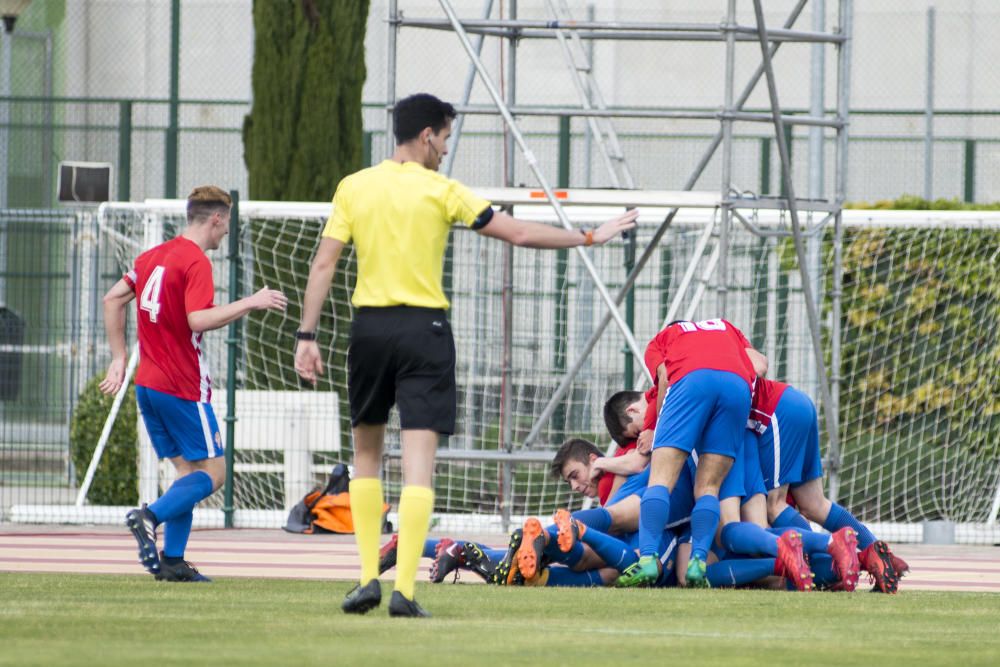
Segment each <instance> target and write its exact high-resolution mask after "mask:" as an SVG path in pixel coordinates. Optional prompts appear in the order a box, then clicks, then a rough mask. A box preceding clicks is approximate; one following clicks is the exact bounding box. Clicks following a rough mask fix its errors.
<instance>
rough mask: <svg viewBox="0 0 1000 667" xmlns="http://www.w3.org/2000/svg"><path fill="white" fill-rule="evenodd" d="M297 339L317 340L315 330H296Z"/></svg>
mask: <svg viewBox="0 0 1000 667" xmlns="http://www.w3.org/2000/svg"><path fill="white" fill-rule="evenodd" d="M295 340H316V332H315V331H296V332H295Z"/></svg>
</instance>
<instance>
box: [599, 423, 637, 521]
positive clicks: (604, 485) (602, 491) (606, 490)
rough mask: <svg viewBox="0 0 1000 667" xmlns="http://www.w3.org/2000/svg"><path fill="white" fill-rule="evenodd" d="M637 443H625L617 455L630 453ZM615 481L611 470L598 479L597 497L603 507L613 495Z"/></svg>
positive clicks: (617, 450) (617, 451)
mask: <svg viewBox="0 0 1000 667" xmlns="http://www.w3.org/2000/svg"><path fill="white" fill-rule="evenodd" d="M635 445H636V443H635V440H632V441H631V442H628V443H625V444H624V445H622V446H621V447H619V448H618V449H616V450H615V454H614V455H615V456H616V457H617V456H624V455H625V454H628V453H629V452H631V451H632V450H633V449H635ZM614 483H615V475H612V474H611V473H609V472H606V473H604V474H603V475H601V478H600V479H599V480H597V499H598V501H600V503H601V507H603V506H604V503H606V502H608V498H609V497H611V486H612V485H613V484H614Z"/></svg>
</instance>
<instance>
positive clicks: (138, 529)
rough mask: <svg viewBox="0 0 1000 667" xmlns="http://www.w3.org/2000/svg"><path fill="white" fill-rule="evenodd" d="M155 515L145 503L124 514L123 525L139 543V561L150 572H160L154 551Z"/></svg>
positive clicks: (158, 559) (158, 560)
mask: <svg viewBox="0 0 1000 667" xmlns="http://www.w3.org/2000/svg"><path fill="white" fill-rule="evenodd" d="M157 523H158V522H157V520H156V515H155V514H153V513H152V512H150V511H149V509H148V508H147V507H146V504H145V503H143V505H142V507H141V508H140V509H137V510H132V511H130V512H129V513H128V514H126V515H125V525H126V526H127V527H128V529H129V530H130V531H131V532H132V536H133V537H135V541H136V542H137V543H138V545H139V563H141V564H142V566H143V567H144V568H146V571H147V572H149V573H150V574H154V575H155V574H158V573H159V572H160V558H159V556H158V555H157V552H156V526H157Z"/></svg>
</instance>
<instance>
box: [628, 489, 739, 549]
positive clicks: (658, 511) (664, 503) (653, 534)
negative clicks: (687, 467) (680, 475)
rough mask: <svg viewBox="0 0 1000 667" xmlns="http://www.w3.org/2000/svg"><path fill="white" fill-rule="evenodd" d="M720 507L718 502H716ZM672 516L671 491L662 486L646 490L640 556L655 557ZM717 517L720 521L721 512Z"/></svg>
mask: <svg viewBox="0 0 1000 667" xmlns="http://www.w3.org/2000/svg"><path fill="white" fill-rule="evenodd" d="M716 505H718V501H716ZM669 516H670V491H668V490H667V487H665V486H662V485H659V484H658V485H656V486H651V487H649V488H648V489H646V493H645V494H644V495H643V496H642V501H641V502H640V503H639V555H640V556H655V555H657V553H656V548H657V547H658V546H660V539H661V538H662V537H663V528H664V527H665V526H666V525H667V518H668V517H669ZM715 517H716V519H717V520H718V518H719V512H718V510H716V513H715ZM691 523H692V524H693V523H694V515H693V514H692V516H691Z"/></svg>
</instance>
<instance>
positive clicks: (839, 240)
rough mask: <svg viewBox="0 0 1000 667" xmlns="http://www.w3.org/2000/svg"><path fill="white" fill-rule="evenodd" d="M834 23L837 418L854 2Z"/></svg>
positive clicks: (832, 488)
mask: <svg viewBox="0 0 1000 667" xmlns="http://www.w3.org/2000/svg"><path fill="white" fill-rule="evenodd" d="M837 22H838V23H839V26H838V29H839V31H840V34H841V36H842V37H843V38H844V41H843V42H842V43H841V44H840V45H838V47H837V49H838V54H837V55H838V58H837V117H838V118H840V119H841V120H842V121H844V124H843V126H842V127H841V128H840V129H838V130H837V162H836V169H837V175H836V185H835V189H836V190H835V194H834V204H835V205H836V207H837V210H836V214H835V217H834V223H833V292H832V293H831V294H830V301H831V310H832V315H833V317H832V319H833V324H832V326H831V329H830V339H831V345H830V394H831V397H830V400H831V405H832V408H833V412H834V413H836V414H837V415H839V414H840V381H841V368H840V355H841V348H840V345H841V340H840V336H841V324H840V321H841V320H840V318H841V314H842V312H841V308H842V298H843V284H844V267H843V249H844V221H843V212H842V207H843V205H844V201H845V200H846V199H847V147H848V134H847V130H848V124H847V118H848V114H849V110H850V95H851V45H852V43H853V40H852V35H851V31H852V26H853V24H854V6H853V0H840V6H839V11H838V18H837ZM840 459H841V452H840V450H839V448H838V449H836V450H834V449H832V447H831V449H830V450H829V452H828V455H827V466H826V467H827V470H828V472H829V476H828V479H829V483H828V485H827V487H828V488H827V497H828V498H830V500H832V501H833V502H836V501H837V497H838V495H839V488H840V465H841V460H840Z"/></svg>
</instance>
